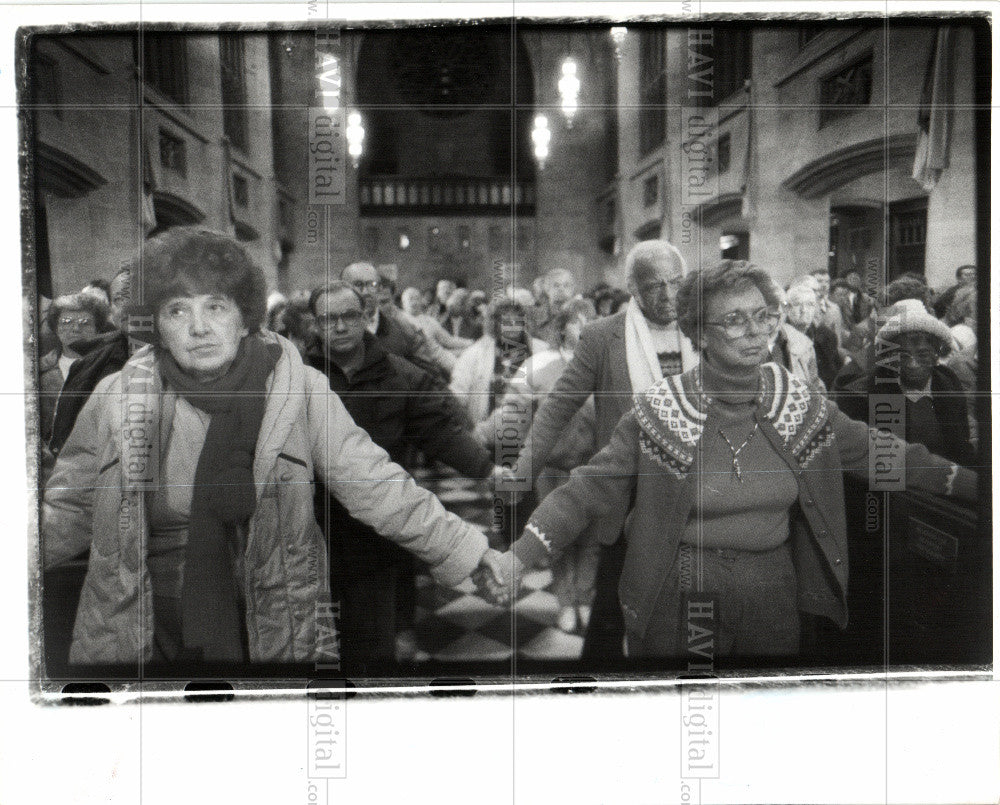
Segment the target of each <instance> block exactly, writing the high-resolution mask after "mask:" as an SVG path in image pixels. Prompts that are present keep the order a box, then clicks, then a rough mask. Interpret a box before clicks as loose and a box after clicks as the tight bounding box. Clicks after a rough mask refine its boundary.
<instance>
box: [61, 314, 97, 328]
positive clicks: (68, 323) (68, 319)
mask: <svg viewBox="0 0 1000 805" xmlns="http://www.w3.org/2000/svg"><path fill="white" fill-rule="evenodd" d="M93 323H94V320H93V319H91V318H89V317H88V316H80V317H78V318H74V317H73V316H62V317H61V318H60V319H59V324H61V325H62V326H63V327H72V326H73V325H74V324H75V325H76V326H77V327H88V326H89V325H91V324H93Z"/></svg>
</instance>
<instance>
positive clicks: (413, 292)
mask: <svg viewBox="0 0 1000 805" xmlns="http://www.w3.org/2000/svg"><path fill="white" fill-rule="evenodd" d="M399 300H400V305H401V307H402V309H403V312H404V313H405V314H406V315H407V316H409V317H410V320H411V321H413V322H414V323H415V324H416V325H417V326H418V327H419V328H420V329H421V331H422V332H423V334H424V337H425V338H427V340H428V341H434V342H435V343H437V344H438V345H439V346H440V347H442V348H443V349H446V350H449V351H450V352H451V353H453V356H452V359H451V362H450V365H449V367H448V368H449V372H450V371H451V370H452V369H454V367H455V358H456V357H458V355H460V354H461V353H462V351H463V350H465V349H466V348H468V347H470V346H471V345H472V339H470V338H460V337H459V336H457V335H452V334H451V333H449V332H448V331H447V330H446V329H445V328H444V327H443V326H442V325H441V322H439V321H438V320H437V318H436V317H435V316H432V315H430V314H429V313H427V311H426V309H425V307H424V300H423V294H422V293H421V292H420V291H419V290H417V289H416V288H406V289H405V290H404V291H403V293H402V294H400V297H399Z"/></svg>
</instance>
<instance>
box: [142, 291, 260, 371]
mask: <svg viewBox="0 0 1000 805" xmlns="http://www.w3.org/2000/svg"><path fill="white" fill-rule="evenodd" d="M157 325H158V327H159V331H160V343H161V344H162V345H163V347H164V349H167V350H169V351H170V354H171V355H173V356H174V360H175V361H177V364H178V365H179V366H180V367H181V369H183V370H184V371H185V372H187V373H188V374H190V375H191V376H192V377H194V378H196V379H198V380H201V381H209V380H215V379H216V378H219V377H222V375H224V374H225V373H226V372H227V371H228V370H229V366H230V365H231V364H232V362H233V359H234V358H235V357H236V353H237V351H238V350H239V348H240V341H241V340H242V339H243V338H244V337H245V336H246V335H247V333H249V330H248V329H247V328H246V327H245V326H244V324H243V314H242V313H241V312H240V309H239V307H238V306H237V305H236V302H235V301H234V300H233V299H231V298H230V297H228V296H221V295H218V294H200V295H198V296H175V297H174V298H173V299H168V300H167V301H166V302H165V303H164V304H163V305H162V306H161V307H160V310H159V313H158V314H157Z"/></svg>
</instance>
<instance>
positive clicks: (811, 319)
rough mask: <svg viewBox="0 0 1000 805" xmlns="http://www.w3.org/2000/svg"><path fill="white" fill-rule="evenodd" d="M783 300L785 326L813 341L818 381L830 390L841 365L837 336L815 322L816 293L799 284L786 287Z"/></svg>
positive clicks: (801, 283)
mask: <svg viewBox="0 0 1000 805" xmlns="http://www.w3.org/2000/svg"><path fill="white" fill-rule="evenodd" d="M785 300H786V301H785V316H786V318H787V321H788V324H789V325H791V326H792V327H794V328H795V329H796V330H798V332H800V333H802V335H804V336H805V337H806V338H808V339H809V340H810V341H811V342H812V346H813V351H814V352H815V355H816V371H817V373H818V375H819V379H820V380H821V381H822V382H823V387H824V388H825V389H828V388H831V387H832V386H833V379H834V378H835V377H836V376H837V372H839V371H840V367H841V366H843V363H844V362H843V359H842V358H841V357H840V352H839V351H838V350H837V336H836V334H835V333H834V332H833V330H831V329H830V328H829V327H827V326H825V325H823V324H817V323H816V312H817V304H816V292H815V291H814V290H813V289H812V287H811V286H810V285H809V284H807V283H803V282H799V283H796V284H793V285H791V286H789V288H788V291H787V292H786V297H785Z"/></svg>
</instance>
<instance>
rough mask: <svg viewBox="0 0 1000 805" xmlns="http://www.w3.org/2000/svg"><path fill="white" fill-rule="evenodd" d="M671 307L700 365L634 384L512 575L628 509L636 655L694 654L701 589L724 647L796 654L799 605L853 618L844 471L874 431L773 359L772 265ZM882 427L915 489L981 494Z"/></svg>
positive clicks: (526, 538)
mask: <svg viewBox="0 0 1000 805" xmlns="http://www.w3.org/2000/svg"><path fill="white" fill-rule="evenodd" d="M677 307H678V320H679V324H680V327H681V330H682V331H683V332H684V334H685V335H686V336H688V338H690V339H691V341H692V342H693V343H694V344H695V345H696V346H697V347H698V349H699V350H700V352H701V357H702V360H701V363H700V365H699V366H697V367H696V368H694V369H692V370H690V371H688V372H685V373H684V374H682V375H679V376H675V377H667V378H664V379H663V380H662V381H660V382H659V383H657V384H655V385H653V386H652V387H650V388H649V389H647V390H646V391H645V392H643V393H640V394H637V395H636V396H635V398H634V400H633V404H632V408H631V410H630V411H629V412H628V413H626V414H625V416H624V417H623V418H622V419H621V421H620V422H619V424H618V426H617V429H616V431H615V433H614V435H613V437H612V439H611V442H610V443H609V444H608V446H607V447H606V448H604V449H603V450H602V451H601V452H599V453H598V454H597V455H596V456H595V457H594V458H593V459H592V460H591V461H590V463H589V464H587V465H586V466H584V467H581V468H578V469H576V470H574V472H573V473H572V474H571V476H570V480H569V481H568V482H567V483H566V484H564V485H563V486H561V487H559V488H558V489H556V490H555V491H553V492H552V493H551V494H550V495H549V496H548V497H546V498H545V500H544V501H543V503H542V504H541V506H539V507H538V509H536V510H535V512H534V513H533V514H532V516H531V518H530V520H529V522H528V524H527V526H526V528H525V530H524V533H523V534H522V536H521V538H520V539H519V540H517V542H515V544H514V545H513V546H512V551H513V554H514V560H513V561H511V560H510V559H509V558H507V561H508V562H510V564H508V565H507V566H506V572H507V573H515V574H516V573H520V572H521V571H523V570H524V569H525V568H526V567H530V566H533V565H536V564H538V563H540V562H542V561H544V560H545V559H546V558H547V557H548V556H549V555H550V554H555V553H558V552H559V551H560V550H561V549H563V548H564V547H565V546H567V545H569V544H571V543H572V542H573V541H574V540H576V539H577V537H578V535H579V534H580V533H581V532H582V531H583V530H584V528H585V527H586V526H587V524H588V523H590V522H592V521H594V520H595V519H597V518H598V517H601V516H602V515H605V514H607V513H609V512H611V511H612V510H614V509H616V508H621V509H623V510H627V509H629V507H631V512H630V514H629V517H628V521H627V525H626V537H627V553H626V557H625V563H624V568H623V571H622V574H621V578H620V582H619V593H620V597H621V606H622V613H623V616H624V620H625V627H626V643H627V651H628V655H629V656H630V657H666V656H683V655H685V654H686V653H687V637H688V629H689V622H688V618H687V617H686V614H685V613H683V612H682V602H683V601H684V600H685V599H686V598H688V596H690V595H694V594H702V595H704V594H710V595H712V596H713V600H714V603H713V610H712V614H713V618H712V622H711V628H712V630H713V631H714V634H715V645H714V648H715V653H716V654H717V655H736V656H744V657H747V656H753V655H796V654H797V653H798V651H799V639H800V638H799V634H800V614H799V613H800V612H805V613H811V614H813V615H818V616H824V617H826V618H829V619H831V620H832V621H834V622H835V623H837V624H838V625H839V626H840V627H841V628H843V627H845V626H846V624H847V604H846V592H847V534H846V525H845V506H844V493H843V474H844V472H845V470H846V471H850V472H855V473H867V472H868V471H869V466H868V448H869V438H870V432H869V428H868V426H867V425H865V424H863V423H861V422H857V421H854V420H852V419H849V418H847V417H846V416H845V415H844V414H843V413H841V412H840V411H839V410H838V408H837V406H836V405H835V404H834V403H832V402H831V401H830V400H828V399H826V397H825V396H823V395H821V394H818V393H816V392H814V391H813V390H811V389H810V388H809V387H808V386H807V385H806V384H805V383H804V382H802V381H801V380H799V379H798V378H796V377H795V376H794V375H793V374H792V373H791V372H789V371H788V370H787V369H785V368H784V367H782V366H780V365H778V364H776V363H765V362H764V361H765V358H766V356H767V354H768V337H769V336H770V334H771V333H772V332H773V330H774V329H775V328H776V327H777V326H778V321H779V314H778V299H777V298H776V296H775V292H774V285H773V283H772V280H771V278H770V276H769V275H768V274H767V272H765V271H763V270H762V269H760V268H757V267H756V266H753V265H751V264H749V263H746V262H742V261H734V260H724V261H722V262H721V263H719V264H718V265H714V266H712V267H710V268H707V269H704V270H699V271H695V272H693V273H692V274H689V275H688V276H687V277H686V278H685V279H684V281H683V285H682V286H681V289H680V291H679V294H678V299H677ZM878 438H879V439H881V440H884V441H885V442H891V445H890V446H891V447H892V450H893V451H896V453H895V454H897V455H899V454H904V453H905V477H906V483H907V485H908V486H909V487H912V488H921V489H925V490H928V491H933V492H939V493H948V494H955V495H958V496H961V497H963V498H965V499H967V500H971V499H973V498H974V495H975V487H976V476H975V474H974V473H972V472H970V471H968V470H966V469H962V468H959V467H958V466H956V465H955V464H953V463H951V462H949V461H946V460H945V459H942V458H940V457H939V456H936V455H932V454H931V453H930V452H929V451H928V450H927V449H926V448H924V447H922V446H920V445H907V444H905V443H903V442H901V441H899V440H896V439H895V438H894V437H892V436H891V435H890V434H888V433H879V434H878ZM696 580H697V582H696ZM696 584H697V586H695V585H696ZM494 594H495V595H497V596H498V597H500V596H502V595H503V592H502V591H500V590H494Z"/></svg>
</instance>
